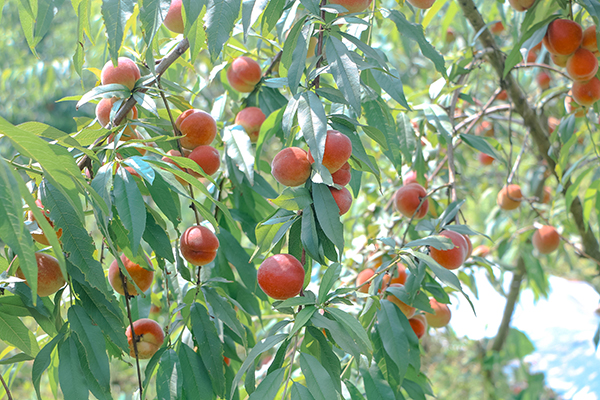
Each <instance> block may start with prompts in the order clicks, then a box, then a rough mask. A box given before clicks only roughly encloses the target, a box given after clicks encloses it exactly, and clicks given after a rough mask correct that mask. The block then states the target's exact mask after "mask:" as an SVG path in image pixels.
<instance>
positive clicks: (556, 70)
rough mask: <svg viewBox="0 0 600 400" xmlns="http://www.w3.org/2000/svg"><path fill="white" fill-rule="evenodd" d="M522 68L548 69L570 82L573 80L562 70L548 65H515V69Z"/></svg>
mask: <svg viewBox="0 0 600 400" xmlns="http://www.w3.org/2000/svg"><path fill="white" fill-rule="evenodd" d="M521 68H543V69H547V70H549V71H552V72H556V73H557V74H560V75H562V76H564V77H565V78H567V79H568V80H572V79H571V77H570V76H569V75H567V74H565V73H564V72H563V71H561V70H560V69H557V68H554V67H551V66H550V65H548V64H538V63H527V64H517V65H515V66H514V67H513V69H521Z"/></svg>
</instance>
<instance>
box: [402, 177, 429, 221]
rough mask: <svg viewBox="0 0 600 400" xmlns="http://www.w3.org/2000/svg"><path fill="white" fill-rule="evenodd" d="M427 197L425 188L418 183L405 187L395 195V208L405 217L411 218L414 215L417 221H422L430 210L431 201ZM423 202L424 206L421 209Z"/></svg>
mask: <svg viewBox="0 0 600 400" xmlns="http://www.w3.org/2000/svg"><path fill="white" fill-rule="evenodd" d="M425 196H427V192H426V191H425V188H424V187H423V186H421V185H419V184H418V183H410V184H408V185H404V186H402V187H400V189H398V190H397V191H396V194H394V207H395V208H396V210H398V211H399V212H400V213H401V214H402V215H404V216H405V217H408V218H411V217H412V216H413V214H414V218H415V219H421V218H423V217H424V216H425V215H426V214H427V210H428V209H429V199H428V198H426V197H425ZM423 199H424V200H423ZM422 200H423V204H422V205H421V208H419V205H420V204H421V201H422ZM417 209H418V211H417ZM415 213H416V214H415Z"/></svg>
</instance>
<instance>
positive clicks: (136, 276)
mask: <svg viewBox="0 0 600 400" xmlns="http://www.w3.org/2000/svg"><path fill="white" fill-rule="evenodd" d="M120 258H121V262H123V265H124V266H125V269H126V270H127V273H129V275H130V276H131V278H132V279H133V282H135V284H136V285H138V287H139V288H140V289H141V290H142V292H145V291H146V290H148V289H150V286H152V280H153V279H154V271H149V270H147V269H145V268H144V267H142V266H141V265H140V264H136V263H134V262H133V261H131V260H130V259H129V258H127V257H126V256H125V254H121V257H120ZM147 261H148V265H152V264H151V263H150V260H147ZM108 281H109V282H110V286H112V288H113V289H114V290H115V292H117V293H119V294H120V295H122V296H124V295H125V290H123V281H122V280H121V274H120V268H119V263H118V261H117V260H114V261H113V262H112V263H111V264H110V267H109V268H108ZM133 282H131V280H129V279H127V293H128V294H129V295H130V296H137V295H138V294H139V293H138V291H137V290H136V288H135V285H134V284H133Z"/></svg>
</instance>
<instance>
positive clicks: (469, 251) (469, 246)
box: [462, 235, 473, 260]
mask: <svg viewBox="0 0 600 400" xmlns="http://www.w3.org/2000/svg"><path fill="white" fill-rule="evenodd" d="M462 237H464V238H465V242H467V251H466V254H465V260H467V259H468V258H469V257H471V254H473V243H472V242H471V238H470V237H469V235H462Z"/></svg>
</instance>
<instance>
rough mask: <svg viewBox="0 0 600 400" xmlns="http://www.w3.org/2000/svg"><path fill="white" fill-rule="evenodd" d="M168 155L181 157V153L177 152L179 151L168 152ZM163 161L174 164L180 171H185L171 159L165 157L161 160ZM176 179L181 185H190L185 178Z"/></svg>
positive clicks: (176, 177)
mask: <svg viewBox="0 0 600 400" xmlns="http://www.w3.org/2000/svg"><path fill="white" fill-rule="evenodd" d="M167 154H168V155H169V156H174V157H181V153H180V152H179V151H177V150H169V151H167ZM161 160H162V161H164V162H168V163H169V164H173V165H175V166H176V167H177V168H179V169H180V170H182V171H184V169H183V168H181V167H180V166H179V164H177V163H176V162H175V161H173V160H172V159H171V158H169V157H167V156H163V157H162V158H161ZM175 179H177V181H178V182H179V183H181V184H182V185H187V184H188V183H187V181H186V180H185V179H183V178H180V177H178V176H175Z"/></svg>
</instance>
